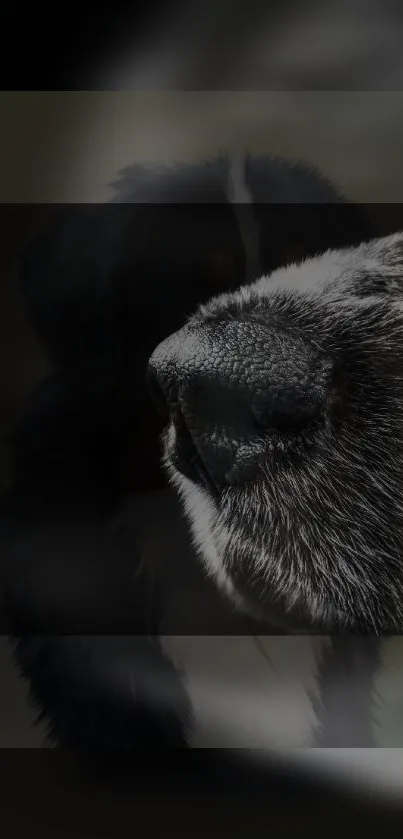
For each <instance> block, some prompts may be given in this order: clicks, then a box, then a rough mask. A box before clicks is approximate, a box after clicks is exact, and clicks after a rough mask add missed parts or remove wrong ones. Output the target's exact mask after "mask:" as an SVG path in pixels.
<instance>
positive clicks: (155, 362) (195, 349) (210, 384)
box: [148, 319, 330, 489]
mask: <svg viewBox="0 0 403 839" xmlns="http://www.w3.org/2000/svg"><path fill="white" fill-rule="evenodd" d="M329 374H330V365H329V360H328V359H327V358H326V357H324V356H323V355H322V353H321V352H320V350H318V349H317V348H316V346H315V345H314V344H312V343H311V342H310V341H309V340H308V339H304V337H302V336H300V335H297V334H293V332H292V331H291V330H287V329H285V328H284V327H281V326H278V325H270V324H266V323H262V322H261V321H254V320H252V319H249V320H227V321H215V322H206V323H204V322H200V323H193V324H192V323H190V324H188V325H187V326H186V327H184V328H183V329H181V330H180V331H179V332H176V333H175V334H174V335H171V336H170V337H169V338H167V339H166V340H165V341H163V342H162V343H161V344H159V346H158V347H157V348H156V350H155V351H154V353H153V354H152V356H151V358H150V361H149V365H148V382H149V387H150V391H151V395H152V396H154V400H155V401H156V403H157V404H158V405H159V406H160V407H162V408H163V410H165V411H166V412H167V413H169V416H170V419H171V422H172V427H173V429H174V433H173V435H171V443H170V451H169V456H170V457H171V459H172V460H173V462H174V464H175V465H176V466H177V468H178V469H179V471H181V472H183V474H185V475H187V476H188V477H194V476H195V469H194V464H196V467H200V468H201V467H203V468H204V469H205V470H206V471H207V473H208V475H209V477H210V478H211V479H212V481H213V482H214V485H215V487H216V488H219V489H221V488H222V487H223V486H225V485H226V484H229V483H234V482H239V481H243V480H245V479H247V478H248V476H250V475H251V474H252V473H253V472H254V470H256V467H257V465H258V462H259V460H260V458H261V457H263V456H264V454H265V453H267V451H268V450H269V449H270V447H272V448H273V446H274V445H277V447H278V446H279V445H280V446H281V445H282V446H283V448H284V443H285V442H286V441H287V440H289V439H290V436H292V435H295V434H298V433H299V432H301V431H302V430H303V429H304V428H305V427H306V426H307V425H308V424H310V423H312V422H313V421H314V420H317V419H318V417H319V416H320V415H321V414H323V408H324V404H325V402H326V394H327V393H328V389H329Z"/></svg>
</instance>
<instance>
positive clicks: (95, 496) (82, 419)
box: [2, 156, 372, 749]
mask: <svg viewBox="0 0 403 839" xmlns="http://www.w3.org/2000/svg"><path fill="white" fill-rule="evenodd" d="M228 166H229V163H228V160H227V158H226V157H225V156H223V157H220V158H218V159H217V160H213V161H211V162H209V163H205V164H202V165H200V166H199V165H195V166H179V167H173V168H169V167H157V168H156V169H152V168H147V167H139V166H137V167H133V168H130V169H128V170H126V171H125V172H123V173H122V175H121V177H120V178H119V179H118V181H117V182H116V184H115V188H116V197H115V199H114V201H113V202H112V203H111V204H109V205H94V206H74V207H69V208H67V209H66V210H63V211H62V213H61V215H60V216H59V217H58V218H57V220H56V222H55V223H54V225H53V226H52V227H51V228H50V229H47V230H46V232H45V234H44V235H42V236H41V237H40V238H39V239H38V240H37V241H35V242H34V243H33V245H32V246H31V247H30V249H29V250H28V251H27V253H26V254H25V257H24V262H23V267H22V272H21V287H22V291H23V294H24V299H25V301H26V303H27V306H28V310H29V313H30V316H31V319H32V322H33V324H34V326H35V329H36V331H37V334H38V337H39V339H40V341H41V343H42V345H43V347H44V348H45V350H46V353H47V356H48V358H49V360H50V362H51V364H52V368H53V371H52V373H51V374H50V375H49V377H48V379H47V380H46V381H44V382H43V383H42V384H41V386H40V387H39V388H38V390H37V392H36V393H35V394H34V395H33V398H32V400H31V402H30V404H29V405H28V406H27V409H26V411H25V414H24V417H23V419H22V422H21V424H20V427H19V428H18V429H17V430H16V434H15V437H14V442H13V445H14V453H15V474H14V484H13V488H12V491H11V493H10V495H9V496H8V498H7V499H5V500H4V504H3V516H2V520H3V525H2V533H3V546H4V556H5V566H4V578H5V610H6V617H7V621H8V628H9V631H11V632H12V633H13V635H14V636H20V640H19V641H18V644H17V660H18V664H19V667H20V669H21V672H22V673H23V675H24V676H25V678H27V679H28V681H29V683H30V685H31V690H32V695H33V698H34V701H35V703H36V704H37V705H38V706H39V708H40V709H41V714H42V716H44V717H45V719H47V720H48V722H49V727H50V734H51V737H52V739H53V741H54V742H56V743H59V744H62V745H69V746H74V747H78V748H80V749H86V748H88V749H92V748H94V747H102V746H107V747H113V746H116V747H121V746H122V745H123V746H125V747H134V746H137V745H139V746H140V745H144V744H146V745H148V746H156V745H161V744H162V745H170V746H171V745H178V744H181V745H185V740H186V738H185V733H184V729H183V725H184V722H183V721H184V720H186V719H187V718H188V717H189V715H190V714H191V710H190V709H189V708H188V706H187V698H186V693H185V692H184V691H183V688H182V685H181V680H180V676H179V675H178V674H176V673H175V671H174V669H173V667H172V666H171V664H170V662H169V661H167V660H166V659H165V658H164V656H163V655H162V653H161V651H160V649H159V646H158V644H157V642H156V641H155V642H154V641H148V640H146V637H145V636H146V634H147V633H149V632H150V631H151V633H152V634H155V633H156V632H158V614H159V611H158V610H159V608H160V607H159V606H157V607H155V609H154V611H153V613H152V618H151V630H150V616H149V609H148V607H147V603H148V601H147V597H145V596H144V587H143V586H144V584H143V582H141V583H140V582H139V583H138V584H136V585H134V586H133V580H137V579H141V580H143V579H144V578H143V576H142V575H141V574H140V577H136V573H135V572H136V569H137V570H138V569H139V568H140V566H141V560H142V556H141V553H142V549H141V548H140V547H139V545H138V544H137V543H136V538H137V537H136V532H135V533H134V536H133V540H132V543H131V549H130V551H128V549H127V548H126V547H125V548H124V549H123V548H121V546H120V545H119V544H118V539H117V537H116V534H115V532H114V531H110V530H109V529H108V528H109V524H110V522H111V520H112V518H113V516H114V515H115V514H116V511H117V510H119V508H120V506H121V505H122V503H123V502H124V500H125V498H126V497H127V495H128V494H129V493H136V492H143V491H145V490H150V489H151V490H154V489H158V488H159V487H161V486H163V484H164V480H165V479H164V477H163V475H162V472H161V470H160V465H159V463H160V449H159V441H158V434H159V432H160V431H161V430H162V427H163V424H164V418H162V419H160V418H159V417H158V416H157V414H156V413H155V412H154V410H153V409H152V407H151V403H150V401H149V397H148V394H147V391H146V385H145V369H146V364H147V360H148V357H149V355H150V353H151V351H152V350H153V349H154V347H155V346H156V345H157V344H158V343H159V342H160V341H161V340H162V339H163V338H164V337H166V336H167V335H169V334H170V333H171V332H173V331H174V330H175V329H177V328H178V327H180V326H181V324H182V323H183V321H184V320H185V318H186V317H187V316H188V315H189V314H191V313H192V312H193V311H194V310H195V308H196V307H197V306H198V305H199V304H200V303H201V302H204V301H206V300H208V299H209V298H210V297H211V296H213V295H215V294H217V293H218V292H224V291H231V290H234V289H235V288H237V287H238V286H239V285H240V284H241V283H243V282H244V281H245V272H246V261H245V253H244V247H243V242H242V237H241V235H240V230H239V226H238V219H237V217H236V213H235V212H234V207H233V205H231V204H230V203H229V202H228V197H227V176H228ZM245 178H246V184H247V186H248V189H249V190H250V192H251V194H252V197H253V200H254V206H253V209H254V213H255V219H256V222H257V228H258V231H259V249H258V250H259V252H258V254H257V259H258V262H259V269H260V272H261V273H269V272H271V271H272V270H273V269H274V268H276V267H277V266H279V265H283V264H286V263H287V262H288V261H290V260H292V259H293V258H294V257H295V256H305V255H309V254H313V253H316V252H318V251H322V250H324V249H326V248H327V247H330V246H332V247H340V246H343V245H346V244H355V243H358V242H360V241H362V240H363V239H368V238H369V237H370V235H371V233H372V230H371V228H370V225H369V223H368V221H367V219H366V216H365V213H363V212H361V211H360V210H359V209H358V208H357V207H354V206H353V205H350V204H347V203H346V202H344V201H343V199H342V198H341V197H340V196H339V195H338V194H337V192H336V191H335V190H334V189H333V187H332V186H331V185H330V184H328V183H327V182H326V180H325V179H323V178H322V177H321V176H320V175H319V174H318V173H316V172H314V171H312V170H310V169H309V168H307V167H305V166H303V165H301V164H299V163H298V164H295V165H290V164H288V163H285V162H283V161H277V160H271V159H265V158H262V159H260V160H255V159H253V158H250V159H248V160H247V161H246V168H245ZM251 279H253V278H251ZM38 534H39V535H38ZM130 572H132V574H131V573H130ZM146 576H147V574H146ZM158 598H159V599H158ZM163 599H164V591H163V590H162V592H161V591H159V594H158V596H157V600H156V602H157V603H161V602H162V606H163ZM154 602H155V601H154ZM153 608H154V607H153ZM122 616H123V617H122ZM105 627H106V628H107V629H106V631H107V632H108V633H110V634H113V632H115V631H118V632H119V631H124V632H125V633H126V634H128V633H133V634H136V633H137V640H136V639H133V638H132V640H127V639H126V640H120V639H119V638H115V639H110V640H105V639H102V638H91V637H86V638H85V637H81V639H80V640H78V639H69V638H67V637H63V638H62V637H60V638H57V637H56V633H57V632H64V633H69V632H71V633H75V632H79V633H80V635H81V636H84V635H85V634H86V633H87V635H88V636H89V634H90V633H96V632H97V631H98V630H99V631H100V632H102V633H103V634H105ZM39 633H43V635H42V636H41V637H39ZM51 634H53V637H50V635H51ZM145 666H147V668H148V667H149V668H150V669H151V670H152V671H153V672H156V673H159V674H160V675H161V678H163V679H166V683H167V684H168V688H167V691H168V696H172V695H173V694H174V695H175V700H176V699H178V701H179V714H178V713H176V711H175V713H173V712H172V710H171V711H170V712H168V711H167V710H166V708H164V709H163V713H162V715H160V714H159V713H158V712H157V713H153V711H154V710H155V709H154V707H152V706H153V705H154V702H153V695H152V689H153V688H152V686H151V687H150V685H147V684H144V683H143V678H142V673H143V672H144V667H145ZM116 679H117V680H118V681H119V680H120V679H122V694H121V695H118V692H116V690H115V681H116ZM146 681H147V680H146ZM133 684H134V685H135V689H134V691H133V690H132V686H133Z"/></svg>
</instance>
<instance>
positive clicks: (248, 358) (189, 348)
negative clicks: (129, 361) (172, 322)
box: [149, 321, 254, 398]
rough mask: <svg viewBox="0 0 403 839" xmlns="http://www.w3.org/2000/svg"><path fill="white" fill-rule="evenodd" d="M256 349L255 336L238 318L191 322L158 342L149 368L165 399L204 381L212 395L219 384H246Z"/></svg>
mask: <svg viewBox="0 0 403 839" xmlns="http://www.w3.org/2000/svg"><path fill="white" fill-rule="evenodd" d="M253 349H254V347H253V340H252V336H251V335H249V334H248V330H245V325H243V327H242V324H240V323H238V322H236V321H233V322H232V321H227V322H225V321H215V322H213V323H197V324H195V325H190V324H189V325H186V326H185V327H183V329H181V330H179V331H178V332H176V333H174V334H173V335H170V336H169V337H168V338H167V339H166V340H165V341H163V342H162V343H161V344H159V346H158V347H157V348H156V350H155V351H154V353H153V354H152V356H151V359H150V362H149V369H150V370H152V371H154V372H155V374H156V376H157V379H158V380H159V382H160V385H161V386H162V388H163V390H164V393H165V397H166V398H169V396H171V397H172V396H174V397H175V396H178V395H179V392H183V391H185V390H187V389H188V388H190V387H193V388H194V387H196V386H197V385H201V384H203V383H204V384H208V386H209V388H210V390H211V394H212V396H213V394H214V391H215V390H217V389H218V388H219V387H226V388H228V389H232V388H233V387H234V386H235V385H236V386H237V388H238V389H241V388H242V386H245V387H246V385H247V378H248V376H247V373H248V367H249V366H250V365H251V363H252V361H253Z"/></svg>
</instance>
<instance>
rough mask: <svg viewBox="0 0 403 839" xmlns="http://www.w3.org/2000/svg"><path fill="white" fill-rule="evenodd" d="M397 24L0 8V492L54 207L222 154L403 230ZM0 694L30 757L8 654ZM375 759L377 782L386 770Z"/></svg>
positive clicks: (270, 13)
mask: <svg viewBox="0 0 403 839" xmlns="http://www.w3.org/2000/svg"><path fill="white" fill-rule="evenodd" d="M126 8H127V7H126ZM402 23H403V7H402V6H401V4H400V3H399V2H377V0H367V2H366V3H362V2H361V3H359V2H351V0H350V2H348V0H339V2H338V3H332V2H329V0H325V2H313V1H312V0H310V2H308V3H304V4H302V3H299V2H297V1H296V2H292V3H289V4H288V5H287V6H284V4H281V6H280V4H278V5H277V4H270V6H269V4H267V3H263V2H259V3H257V2H248V3H242V4H241V3H234V2H232V3H229V2H228V0H222V2H221V3H203V4H201V3H197V2H195V0H189V1H188V2H181V3H178V2H176V3H167V4H165V5H162V4H159V5H158V4H156V3H148V4H147V7H144V8H142V9H140V11H138V12H137V13H135V12H134V11H132V12H131V13H130V15H129V14H128V12H127V11H123V10H120V9H119V6H118V5H117V4H114V5H113V9H112V8H111V7H108V6H107V5H104V6H102V7H101V8H99V9H98V10H97V11H96V12H95V11H91V13H90V12H87V11H86V9H85V8H84V7H83V5H81V6H78V5H77V7H75V6H74V4H69V5H68V6H63V5H61V6H60V5H59V6H54V7H53V8H52V7H49V6H47V5H46V6H45V5H44V4H42V5H41V4H35V6H34V7H32V8H27V9H26V10H21V8H20V7H19V6H14V7H11V6H10V7H7V8H3V9H2V10H1V11H0V33H1V35H0V37H1V43H2V49H1V51H0V75H1V77H2V80H3V81H2V91H1V92H0V124H1V127H2V128H1V136H0V202H1V207H0V259H1V265H0V491H4V490H5V489H6V488H7V486H8V485H9V480H10V462H9V443H8V441H9V435H10V433H11V431H12V429H13V428H14V427H15V423H16V422H17V421H18V418H19V417H20V416H21V413H22V411H23V409H24V406H25V404H26V400H27V398H28V396H29V395H30V393H32V391H33V389H34V388H35V386H36V384H37V383H38V381H39V380H40V379H41V378H42V376H43V375H44V373H45V372H46V369H47V364H46V361H45V358H44V355H43V353H42V350H41V347H40V346H39V344H38V342H37V340H36V337H35V334H34V332H33V330H32V327H31V324H30V321H29V318H28V316H27V313H26V311H25V308H24V303H23V300H22V298H21V295H20V293H19V287H18V264H19V259H20V256H21V253H22V250H23V248H24V247H25V245H26V244H27V242H28V241H29V240H30V239H31V238H32V237H33V236H35V235H36V233H37V232H38V231H39V230H40V229H41V228H42V227H43V226H44V225H46V224H47V222H48V221H49V219H50V217H51V216H52V215H53V214H54V213H56V212H57V211H58V208H57V206H55V205H57V204H60V203H65V202H102V201H106V200H108V199H109V197H111V195H112V191H111V189H110V187H109V186H108V185H109V184H110V182H111V181H113V180H114V178H115V177H116V173H117V172H118V171H119V170H120V169H121V168H122V167H123V166H125V165H127V164H131V163H133V162H137V161H138V162H144V161H146V162H149V161H151V162H155V161H161V160H162V161H165V162H178V161H179V162H180V161H196V160H202V159H204V158H205V157H206V156H210V155H212V154H214V153H216V152H217V151H219V150H221V149H227V150H229V151H249V152H251V153H264V154H278V155H281V156H285V157H286V158H300V159H302V160H305V161H306V162H309V163H312V164H314V165H316V166H318V167H319V168H320V169H321V170H322V171H323V172H324V174H325V175H327V176H328V177H329V178H331V179H332V180H333V181H334V183H335V184H336V185H337V186H338V187H339V188H340V189H341V190H343V192H344V193H345V194H346V195H347V196H348V197H349V198H352V199H354V200H356V201H358V202H366V203H369V204H371V213H372V214H373V216H374V218H376V219H377V221H378V223H379V224H380V226H381V227H382V225H384V227H385V229H389V228H390V223H391V222H390V219H391V218H392V219H393V223H396V228H398V227H399V226H400V225H401V226H403V212H402V208H401V207H400V203H401V202H402V203H403V165H402V162H401V159H402V153H401V150H402V148H403V51H402V50H401V36H402ZM388 205H393V206H392V207H389V208H388ZM0 681H1V692H0V745H1V746H4V747H7V746H8V747H18V746H20V747H22V748H29V747H33V746H40V745H41V744H42V741H43V733H42V732H41V729H39V730H38V729H36V730H34V729H32V726H31V722H32V719H33V714H32V712H31V711H30V710H28V708H27V705H26V699H25V692H24V688H23V686H22V685H21V684H20V683H19V682H18V681H17V679H16V677H15V674H14V671H13V669H12V666H11V662H10V658H9V652H8V647H7V643H6V641H2V643H1V645H0ZM396 758H397V756H396V755H395V760H396ZM385 760H386V763H385V764H384V768H383V769H382V767H380V768H379V769H378V770H375V771H379V772H380V773H381V774H382V772H383V773H384V775H383V777H386V776H385V767H386V766H388V767H389V769H388V771H390V769H391V770H392V774H391V775H389V778H390V782H391V786H393V779H396V778H398V777H399V775H400V777H403V772H402V767H401V765H400V764H398V763H397V762H396V764H395V765H394V766H393V765H391V763H390V762H389V763H387V758H386V756H385ZM358 771H359V770H358Z"/></svg>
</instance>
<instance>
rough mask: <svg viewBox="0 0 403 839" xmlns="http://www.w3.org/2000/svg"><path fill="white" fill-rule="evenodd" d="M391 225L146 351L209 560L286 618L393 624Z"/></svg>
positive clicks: (394, 260)
mask: <svg viewBox="0 0 403 839" xmlns="http://www.w3.org/2000/svg"><path fill="white" fill-rule="evenodd" d="M402 289H403V234H395V235H392V236H388V237H386V238H382V239H377V240H372V241H370V242H368V243H365V244H362V245H360V246H358V247H355V248H349V249H343V250H329V251H327V252H326V253H324V254H323V255H320V256H317V257H314V258H311V259H306V260H305V261H303V262H301V263H300V264H296V263H295V264H292V265H289V266H287V267H284V268H280V269H278V270H276V271H274V273H272V274H271V275H270V276H263V277H261V278H260V279H258V280H257V281H256V282H254V283H253V284H251V285H247V286H244V287H242V288H240V289H239V290H238V291H236V292H233V293H230V294H223V295H221V296H218V297H216V298H214V299H213V300H211V301H210V302H209V303H208V304H206V305H202V306H201V307H200V308H199V309H198V311H197V312H196V313H195V314H194V315H193V316H192V317H191V318H190V319H189V320H188V322H187V323H186V324H185V326H184V327H183V328H182V329H181V330H180V331H178V332H176V333H175V334H173V335H171V336H170V337H169V338H167V339H166V340H165V341H163V342H162V343H161V344H160V345H159V346H158V347H157V348H156V350H155V351H154V353H153V355H152V356H151V359H150V362H149V380H150V387H151V389H152V391H153V392H154V394H155V397H156V399H157V400H159V401H162V402H163V403H164V406H165V408H166V407H168V409H169V417H170V421H169V424H168V427H167V428H166V430H165V432H164V435H163V450H164V454H163V460H164V464H165V467H166V470H167V473H168V475H169V478H170V481H171V482H172V483H173V484H174V486H175V487H176V489H177V490H178V492H179V493H180V495H181V497H182V499H183V502H184V507H185V511H186V514H187V517H188V519H189V522H190V526H191V530H192V533H193V538H194V541H195V544H196V546H197V548H198V550H199V552H200V554H201V556H202V558H203V560H204V563H205V565H206V568H207V570H208V571H209V572H210V573H212V574H213V575H214V576H215V578H216V580H217V582H218V583H219V584H220V585H222V586H224V587H225V589H226V591H227V593H228V594H229V596H230V597H232V598H233V599H234V600H235V601H236V602H237V604H238V605H239V606H240V607H242V608H245V609H247V610H248V611H251V612H252V613H254V614H259V615H261V616H263V617H264V618H265V619H267V620H269V621H270V620H272V621H274V622H275V623H276V622H279V624H280V625H284V626H286V627H290V628H293V627H294V628H296V629H297V630H298V631H301V630H302V629H304V628H306V629H307V630H308V631H312V628H316V629H318V630H319V631H326V632H328V631H364V632H365V631H369V632H375V633H380V632H387V631H398V630H399V629H400V628H401V627H402V626H403V557H402V544H403V468H402V467H403V463H402V460H403V457H402V455H403V439H402V431H403V375H402V372H403V307H402Z"/></svg>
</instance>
